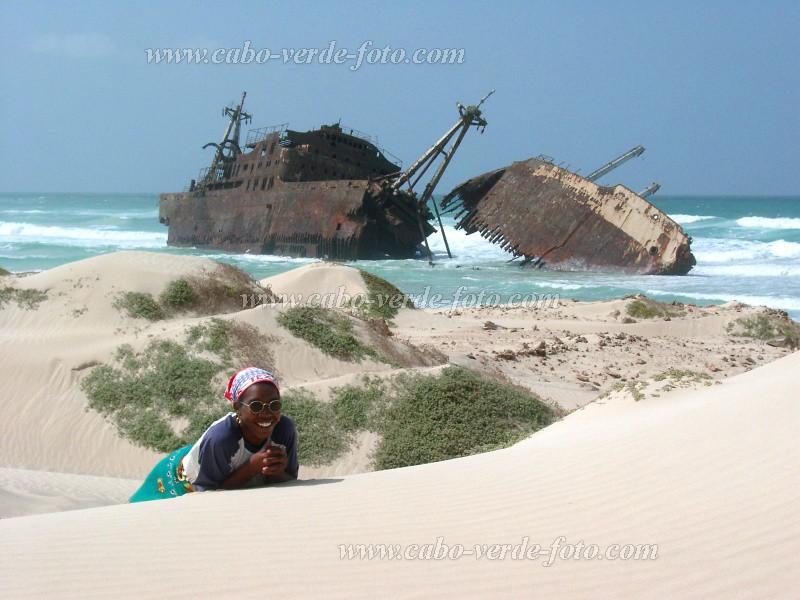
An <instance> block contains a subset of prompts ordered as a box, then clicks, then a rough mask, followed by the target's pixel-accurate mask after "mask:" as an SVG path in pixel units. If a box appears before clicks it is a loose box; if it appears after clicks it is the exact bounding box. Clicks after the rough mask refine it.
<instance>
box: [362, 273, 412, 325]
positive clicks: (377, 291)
mask: <svg viewBox="0 0 800 600" xmlns="http://www.w3.org/2000/svg"><path fill="white" fill-rule="evenodd" d="M359 271H360V272H361V279H362V280H363V281H364V285H365V286H366V287H367V298H366V302H365V303H364V304H363V305H362V307H361V312H362V313H363V314H360V315H359V316H361V317H363V318H368V317H374V318H383V319H387V320H388V319H391V318H392V317H394V316H395V315H397V311H398V310H399V309H401V308H414V302H413V301H412V300H411V297H410V296H409V295H408V294H404V293H403V292H401V291H400V289H399V288H398V287H397V286H396V285H394V284H393V283H390V282H388V281H386V280H385V279H382V278H381V277H378V276H377V275H373V274H372V273H370V272H369V271H365V270H363V269H359Z"/></svg>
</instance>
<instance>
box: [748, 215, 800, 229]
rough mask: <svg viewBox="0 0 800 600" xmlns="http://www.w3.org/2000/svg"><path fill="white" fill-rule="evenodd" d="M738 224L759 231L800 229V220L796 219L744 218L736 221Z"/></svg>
mask: <svg viewBox="0 0 800 600" xmlns="http://www.w3.org/2000/svg"><path fill="white" fill-rule="evenodd" d="M736 224H737V225H739V226H740V227H755V228H759V229H800V219H796V218H779V217H775V218H770V217H742V218H740V219H736Z"/></svg>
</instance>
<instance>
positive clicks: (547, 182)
mask: <svg viewBox="0 0 800 600" xmlns="http://www.w3.org/2000/svg"><path fill="white" fill-rule="evenodd" d="M441 206H442V208H443V209H444V210H445V211H448V212H455V217H456V226H457V227H458V228H460V229H463V230H465V231H466V232H467V234H470V233H475V232H478V233H480V235H482V236H483V237H485V238H487V239H489V240H490V241H492V242H494V243H497V244H499V245H500V246H501V247H502V248H503V249H505V250H507V251H508V252H510V253H511V254H513V255H514V256H515V257H524V260H523V264H526V265H532V266H538V267H541V266H547V267H549V268H555V269H565V270H581V271H583V270H586V271H607V272H622V273H629V274H640V275H683V274H686V273H688V272H689V270H690V269H691V268H692V267H693V266H694V265H695V264H696V260H695V258H694V255H693V254H692V252H691V248H690V246H691V238H690V237H689V236H687V235H686V234H685V233H684V232H683V229H682V228H681V227H680V225H678V224H677V223H675V221H673V220H672V219H670V218H669V217H668V216H667V215H666V214H664V213H663V212H662V211H660V210H659V209H658V208H656V207H655V206H653V205H652V204H651V203H650V202H648V201H647V200H645V199H644V198H642V197H640V196H638V195H637V194H635V193H634V192H632V191H631V190H629V189H628V188H626V187H624V186H622V185H617V186H614V187H603V186H600V185H597V184H596V183H593V182H591V181H589V180H587V179H585V178H583V177H581V176H579V175H576V174H575V173H572V172H570V171H567V170H565V169H562V168H560V167H558V166H556V165H554V164H552V163H549V162H545V161H542V160H539V159H536V158H531V159H528V160H525V161H520V162H515V163H513V164H511V165H509V166H507V167H504V168H502V169H498V170H496V171H491V172H489V173H485V174H483V175H480V176H478V177H474V178H472V179H470V180H469V181H466V182H464V183H462V184H461V185H459V186H457V187H456V188H455V189H454V190H453V191H452V192H450V194H448V195H447V196H446V197H445V198H444V199H443V200H442V202H441Z"/></svg>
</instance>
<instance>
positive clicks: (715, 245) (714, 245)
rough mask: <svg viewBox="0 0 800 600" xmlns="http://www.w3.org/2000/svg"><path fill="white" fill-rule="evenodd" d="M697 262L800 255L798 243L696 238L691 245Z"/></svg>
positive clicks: (737, 260)
mask: <svg viewBox="0 0 800 600" xmlns="http://www.w3.org/2000/svg"><path fill="white" fill-rule="evenodd" d="M692 252H694V255H695V257H696V258H697V263H698V264H699V265H700V264H704V263H727V262H735V261H736V262H739V261H748V260H774V259H776V258H798V257H800V243H798V242H787V241H786V240H775V241H773V242H757V241H752V240H736V239H724V238H698V239H697V240H695V243H694V244H693V245H692Z"/></svg>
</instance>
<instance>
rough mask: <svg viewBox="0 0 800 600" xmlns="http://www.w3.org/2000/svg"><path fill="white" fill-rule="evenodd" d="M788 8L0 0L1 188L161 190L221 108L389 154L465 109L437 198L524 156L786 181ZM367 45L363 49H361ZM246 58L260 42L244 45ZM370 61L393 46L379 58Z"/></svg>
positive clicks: (791, 56) (735, 187) (772, 189)
mask: <svg viewBox="0 0 800 600" xmlns="http://www.w3.org/2000/svg"><path fill="white" fill-rule="evenodd" d="M798 24H800V3H798V2H796V1H787V2H780V1H773V2H770V1H767V2H760V3H756V2H737V1H730V0H729V1H726V2H716V1H705V2H695V1H693V2H682V1H680V2H679V1H663V2H649V1H641V0H639V1H635V2H623V1H607V2H606V1H597V2H566V1H562V2H555V1H554V2H533V1H530V2H495V3H490V2H485V1H482V2H471V1H465V0H461V1H459V2H438V3H437V2H430V1H429V2H415V1H411V0H408V1H404V2H390V1H387V2H381V3H377V2H364V3H358V2H325V3H322V2H320V3H315V2H281V3H277V2H265V1H260V2H249V3H245V2H243V3H232V2H224V3H221V2H197V3H183V2H182V3H166V2H136V3H106V2H70V3H63V2H34V1H30V0H26V1H24V2H12V1H6V0H0V94H1V95H0V99H1V100H2V107H3V109H4V110H2V111H0V112H1V113H2V114H1V115H0V127H1V129H0V130H1V131H2V132H3V135H4V137H5V139H6V142H5V143H4V144H3V145H2V146H0V160H2V164H3V165H4V166H5V169H4V177H3V181H2V183H1V184H0V190H3V191H17V192H26V191H27V192H98V193H102V192H106V193H110V192H152V193H158V192H172V191H179V190H181V189H183V188H184V187H185V186H186V185H187V184H188V182H189V180H190V179H192V178H194V177H196V175H197V173H198V172H199V170H200V169H201V168H202V167H205V166H207V165H208V163H209V162H210V161H211V158H212V149H207V150H203V149H202V146H203V145H204V144H206V143H207V142H212V141H213V142H219V141H220V138H221V137H222V134H223V133H224V129H225V126H226V121H225V119H223V117H222V116H221V109H222V108H223V107H224V106H226V105H228V104H229V103H231V102H233V101H236V100H238V99H239V98H240V97H241V94H242V92H243V91H247V100H246V104H245V110H246V111H248V112H250V113H251V114H252V115H253V123H252V127H254V128H255V127H263V126H267V125H273V124H278V123H285V122H288V123H289V125H290V128H291V129H295V130H300V131H306V130H309V129H313V128H316V127H318V126H320V125H322V124H329V123H333V122H337V121H340V120H341V122H342V123H343V124H345V125H348V126H350V127H354V128H356V129H358V130H361V131H364V132H367V133H369V134H371V135H373V136H377V138H378V139H379V141H380V144H381V145H382V146H384V147H386V148H387V149H388V150H390V151H391V152H392V153H393V154H394V155H396V156H398V157H400V158H401V159H402V160H403V161H404V163H405V165H406V166H408V165H409V164H411V163H412V162H413V161H414V160H415V159H416V158H417V157H418V156H419V155H421V154H422V153H423V152H424V151H425V150H426V149H427V148H428V147H429V146H431V145H432V144H433V143H434V142H435V141H436V140H437V139H438V138H439V137H440V136H441V135H442V134H443V133H444V132H445V131H446V130H447V129H448V128H449V127H450V126H452V125H453V124H454V123H455V122H456V120H457V118H458V113H457V110H456V102H461V103H463V104H474V103H475V102H476V101H477V100H478V99H479V98H481V97H482V96H484V95H485V94H486V93H487V92H488V91H489V90H492V89H494V90H496V92H495V93H494V95H493V96H492V97H491V98H489V99H488V100H487V101H486V103H485V104H484V106H483V110H484V117H485V118H486V120H487V121H488V123H489V124H488V126H487V127H486V130H485V132H484V133H483V134H481V133H479V132H478V131H476V130H472V131H470V132H469V134H468V135H467V137H466V138H465V140H464V143H463V144H462V146H461V148H460V149H459V151H458V153H457V154H456V156H455V158H454V159H453V162H452V163H451V165H450V167H449V169H448V171H447V173H446V174H445V176H444V178H443V179H442V181H441V183H440V186H439V188H438V189H437V193H446V192H448V191H449V190H450V189H451V188H452V187H454V186H455V185H457V184H459V183H461V182H462V181H464V180H466V179H469V178H470V177H474V176H477V175H480V174H482V173H484V172H486V171H489V170H492V169H495V168H498V167H501V166H503V165H506V164H509V163H511V162H514V161H518V160H525V159H527V158H530V157H534V156H537V155H539V154H545V155H548V156H551V157H553V158H554V159H555V162H556V164H560V163H563V166H569V168H570V169H571V170H573V171H578V170H579V172H580V173H581V174H588V173H589V172H590V171H592V170H594V169H596V168H598V167H600V166H602V165H603V164H605V163H606V162H608V161H610V160H611V159H613V158H615V157H616V156H618V155H620V154H622V153H624V152H626V151H627V150H629V149H631V148H633V147H634V146H637V145H639V144H641V145H643V146H644V147H645V148H646V151H645V153H644V154H643V155H642V156H641V157H639V158H637V159H634V160H633V161H631V162H629V163H627V164H626V165H624V166H621V167H620V168H618V169H617V170H616V171H614V172H612V173H611V174H609V175H607V176H605V177H604V178H603V179H601V180H600V183H603V184H604V185H614V184H617V183H622V184H624V185H626V186H627V187H630V188H631V189H633V190H634V191H641V190H642V189H644V188H645V187H647V186H648V185H650V184H651V183H652V182H654V181H657V182H659V183H660V184H661V186H662V188H661V192H660V193H661V194H669V195H796V194H798V193H800V192H799V191H798V190H800V168H798V165H800V60H798V56H800V35H799V34H798V32H797V26H798ZM332 42H333V43H335V46H334V47H335V49H340V48H345V49H347V50H348V52H349V53H356V52H357V51H358V48H359V47H362V46H363V45H365V44H366V43H367V42H371V44H372V45H371V46H370V45H366V46H364V47H365V48H366V50H371V49H372V48H385V47H386V46H387V45H389V46H390V52H394V51H395V50H397V49H403V50H404V51H406V56H407V57H408V56H411V55H412V54H413V52H414V51H416V50H420V49H421V50H422V51H424V52H425V56H427V55H428V54H429V53H430V52H431V51H433V50H435V49H454V50H463V53H462V56H463V60H462V61H461V62H460V64H413V62H412V63H409V64H405V63H404V62H402V61H401V62H400V63H399V64H392V63H391V59H389V60H388V61H387V62H386V63H385V64H380V62H376V63H373V64H368V63H367V62H366V60H362V64H361V65H360V66H357V68H356V64H355V61H354V60H353V61H347V62H345V63H344V64H333V63H328V64H325V63H323V64H320V63H319V62H318V61H314V59H313V58H312V64H297V63H296V62H294V60H293V59H290V60H289V62H284V61H283V60H282V58H276V59H275V60H273V59H270V60H268V61H266V62H263V63H261V64H259V63H258V62H257V61H255V60H253V61H252V62H250V63H249V64H241V63H240V64H186V63H185V62H184V63H182V64H166V63H164V62H163V61H162V62H161V63H159V64H155V63H154V62H151V63H149V64H148V61H147V49H151V50H154V49H165V48H181V49H182V48H197V49H201V50H202V49H206V50H207V51H208V56H211V55H212V53H213V52H214V51H215V50H217V49H222V52H223V54H218V55H217V56H223V57H224V56H225V54H226V53H227V51H228V50H231V49H236V48H239V49H242V48H244V47H245V44H249V47H251V48H253V49H255V50H262V49H269V50H270V53H271V54H275V55H276V57H279V56H282V53H283V52H284V51H285V52H287V53H289V52H297V51H299V50H302V49H318V50H319V51H321V50H323V49H325V48H328V47H329V46H330V44H331V43H332ZM366 55H367V54H366V52H365V53H364V56H365V57H366ZM262 56H263V55H262ZM387 56H391V55H389V54H388V53H387Z"/></svg>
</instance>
